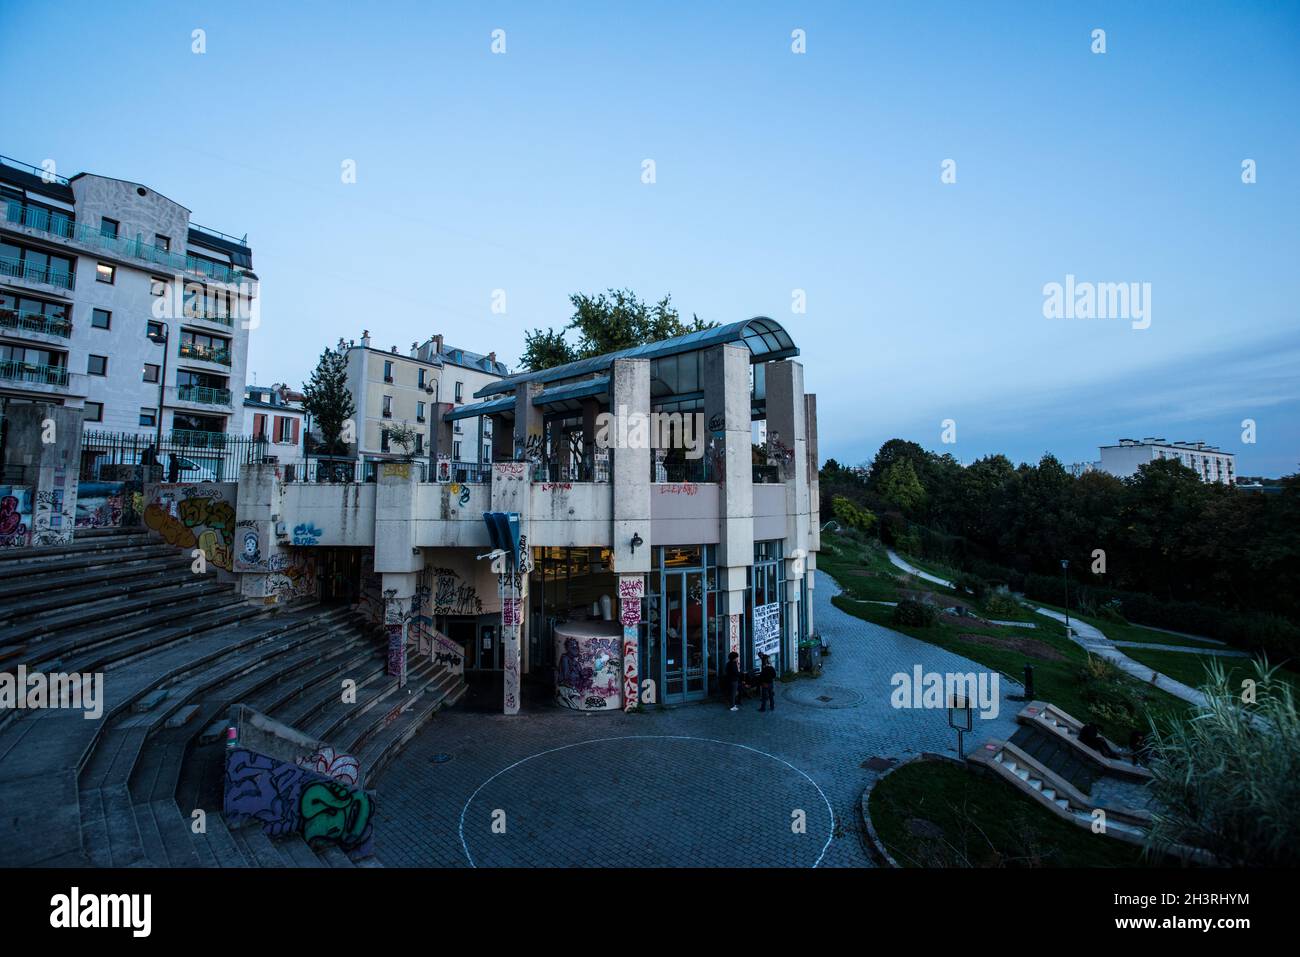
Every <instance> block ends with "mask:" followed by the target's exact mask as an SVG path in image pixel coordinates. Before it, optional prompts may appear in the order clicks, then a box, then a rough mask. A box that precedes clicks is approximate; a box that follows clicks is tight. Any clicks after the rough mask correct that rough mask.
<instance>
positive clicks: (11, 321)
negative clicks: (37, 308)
mask: <svg viewBox="0 0 1300 957" xmlns="http://www.w3.org/2000/svg"><path fill="white" fill-rule="evenodd" d="M0 328H3V329H16V330H18V331H19V332H39V333H41V334H42V335H46V336H62V337H63V338H64V339H67V338H68V337H69V336H71V335H72V321H71V320H70V319H57V318H55V317H54V316H47V315H45V314H44V313H40V312H27V311H24V310H20V309H0Z"/></svg>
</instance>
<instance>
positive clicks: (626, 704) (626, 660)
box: [623, 625, 637, 711]
mask: <svg viewBox="0 0 1300 957" xmlns="http://www.w3.org/2000/svg"><path fill="white" fill-rule="evenodd" d="M636 668H637V640H636V626H635V625H624V626H623V710H624V711H631V710H632V709H633V708H635V707H636V706H637V674H636Z"/></svg>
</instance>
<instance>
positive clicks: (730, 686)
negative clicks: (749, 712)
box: [726, 651, 740, 711]
mask: <svg viewBox="0 0 1300 957" xmlns="http://www.w3.org/2000/svg"><path fill="white" fill-rule="evenodd" d="M726 677H727V696H728V698H729V699H730V701H731V710H732V711H739V710H740V652H738V651H733V652H732V653H731V654H729V655H728V656H727V675H726Z"/></svg>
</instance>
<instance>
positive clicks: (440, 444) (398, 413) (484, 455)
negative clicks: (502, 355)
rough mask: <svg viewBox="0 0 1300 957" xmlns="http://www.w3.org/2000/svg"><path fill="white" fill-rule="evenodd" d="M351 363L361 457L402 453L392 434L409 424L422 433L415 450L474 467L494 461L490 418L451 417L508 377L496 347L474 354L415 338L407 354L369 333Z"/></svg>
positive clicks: (435, 339) (351, 352)
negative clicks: (448, 415)
mask: <svg viewBox="0 0 1300 957" xmlns="http://www.w3.org/2000/svg"><path fill="white" fill-rule="evenodd" d="M347 364H348V390H349V391H350V392H351V393H352V398H353V401H354V402H355V403H356V407H357V411H356V422H357V457H358V458H359V459H361V460H362V461H383V460H385V459H391V458H396V457H398V456H400V455H402V454H403V450H402V449H401V448H399V447H398V446H397V445H395V444H394V443H393V442H392V441H391V439H390V432H391V430H392V427H393V426H394V425H404V426H409V427H411V428H413V429H415V430H416V445H415V447H414V448H413V449H412V450H411V454H412V455H414V456H415V457H417V458H427V459H430V460H434V461H436V459H437V458H439V457H445V458H447V459H448V460H450V461H451V462H453V463H458V464H460V465H461V466H465V467H470V469H471V470H473V467H482V466H485V465H486V464H488V463H490V462H491V461H492V425H491V420H490V418H487V417H484V416H476V417H473V418H470V419H456V420H455V421H451V422H447V421H444V416H445V414H446V413H447V412H448V411H449V410H451V409H454V408H455V407H457V406H459V405H463V404H464V403H465V402H466V401H467V400H468V399H469V398H470V397H472V396H473V395H474V393H475V392H476V391H477V390H478V389H481V388H483V387H484V386H486V385H487V384H488V383H490V382H495V381H496V380H498V379H500V378H501V377H502V376H504V375H506V374H507V372H508V370H507V369H506V367H505V364H504V363H501V362H498V361H497V358H496V353H495V352H491V353H488V354H487V355H481V354H479V353H476V352H470V351H469V350H467V349H463V348H460V347H458V346H449V345H447V344H446V342H445V341H444V339H443V337H442V336H441V335H435V336H431V337H430V338H429V339H428V340H426V341H425V342H424V343H423V344H419V343H411V346H410V348H409V349H408V350H407V351H406V352H405V353H401V352H399V351H398V349H397V346H395V345H394V346H390V347H389V348H388V349H387V350H384V349H380V348H376V347H375V346H374V345H373V343H372V340H371V337H370V332H369V330H366V331H364V332H363V333H362V335H361V340H360V342H359V343H358V342H353V343H351V344H349V345H348V348H347ZM463 470H464V469H462V471H463Z"/></svg>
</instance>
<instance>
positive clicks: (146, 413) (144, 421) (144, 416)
mask: <svg viewBox="0 0 1300 957" xmlns="http://www.w3.org/2000/svg"><path fill="white" fill-rule="evenodd" d="M140 424H141V425H146V426H148V427H149V428H151V429H152V428H153V427H154V426H156V425H157V424H158V412H157V410H155V409H141V410H140Z"/></svg>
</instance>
